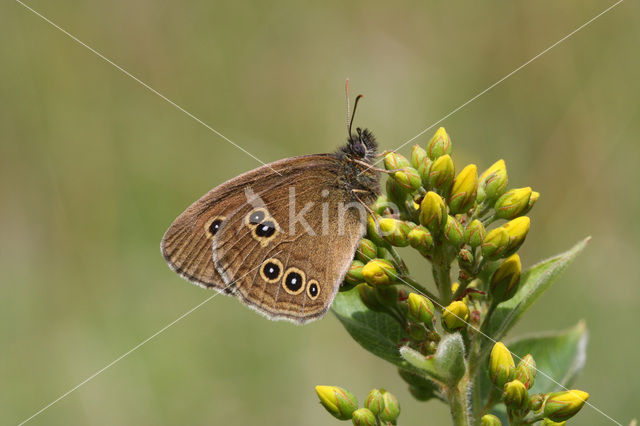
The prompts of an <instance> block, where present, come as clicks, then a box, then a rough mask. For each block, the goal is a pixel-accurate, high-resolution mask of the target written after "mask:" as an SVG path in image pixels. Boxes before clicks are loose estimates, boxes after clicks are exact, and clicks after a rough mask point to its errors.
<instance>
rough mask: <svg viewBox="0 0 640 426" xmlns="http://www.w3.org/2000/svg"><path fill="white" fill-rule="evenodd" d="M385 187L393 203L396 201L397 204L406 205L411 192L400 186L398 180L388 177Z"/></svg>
mask: <svg viewBox="0 0 640 426" xmlns="http://www.w3.org/2000/svg"><path fill="white" fill-rule="evenodd" d="M385 188H386V192H387V197H388V198H389V200H390V201H391V202H392V203H395V204H396V205H404V203H405V201H406V199H407V196H408V195H409V192H408V191H407V190H406V189H405V188H403V187H402V186H400V184H399V183H398V181H397V180H395V179H387V182H386V183H385Z"/></svg>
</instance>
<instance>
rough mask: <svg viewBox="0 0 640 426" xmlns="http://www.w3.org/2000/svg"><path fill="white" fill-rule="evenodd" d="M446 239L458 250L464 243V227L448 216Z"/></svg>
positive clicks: (445, 229) (445, 230) (445, 227)
mask: <svg viewBox="0 0 640 426" xmlns="http://www.w3.org/2000/svg"><path fill="white" fill-rule="evenodd" d="M444 238H445V239H446V240H447V242H448V243H449V244H451V245H452V246H454V247H456V248H459V247H460V246H461V245H462V243H463V242H464V231H463V230H462V226H461V225H460V223H459V222H458V221H457V220H456V218H454V217H453V216H449V215H447V221H446V223H445V225H444Z"/></svg>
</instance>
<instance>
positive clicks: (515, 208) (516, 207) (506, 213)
mask: <svg viewBox="0 0 640 426" xmlns="http://www.w3.org/2000/svg"><path fill="white" fill-rule="evenodd" d="M530 198H531V187H529V186H527V187H526V188H517V189H510V190H509V191H507V192H505V193H504V194H503V195H502V196H501V197H500V198H498V200H497V201H496V204H495V205H494V209H495V210H496V217H498V218H500V219H513V218H515V217H518V216H520V215H521V214H523V213H524V211H525V210H526V209H527V206H528V205H529V199H530Z"/></svg>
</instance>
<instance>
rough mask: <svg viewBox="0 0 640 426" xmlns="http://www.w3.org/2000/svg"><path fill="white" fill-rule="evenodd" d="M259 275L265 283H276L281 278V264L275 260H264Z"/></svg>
mask: <svg viewBox="0 0 640 426" xmlns="http://www.w3.org/2000/svg"><path fill="white" fill-rule="evenodd" d="M260 275H261V276H262V279H264V280H265V281H266V282H269V283H274V282H277V281H278V280H280V277H281V276H282V263H281V262H280V261H279V260H278V259H275V258H271V259H267V260H265V261H264V262H263V263H262V266H261V267H260Z"/></svg>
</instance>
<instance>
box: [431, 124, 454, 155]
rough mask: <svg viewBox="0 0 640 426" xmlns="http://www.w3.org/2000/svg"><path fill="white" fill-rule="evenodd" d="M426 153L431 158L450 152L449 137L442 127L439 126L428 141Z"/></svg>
mask: <svg viewBox="0 0 640 426" xmlns="http://www.w3.org/2000/svg"><path fill="white" fill-rule="evenodd" d="M427 154H428V155H429V158H431V159H432V160H435V159H436V158H438V157H441V156H443V155H445V154H451V138H450V137H449V135H448V134H447V131H446V130H445V129H444V127H440V128H439V129H438V130H437V131H436V133H435V134H434V135H433V137H432V138H431V140H430V141H429V145H428V146H427Z"/></svg>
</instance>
